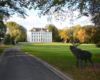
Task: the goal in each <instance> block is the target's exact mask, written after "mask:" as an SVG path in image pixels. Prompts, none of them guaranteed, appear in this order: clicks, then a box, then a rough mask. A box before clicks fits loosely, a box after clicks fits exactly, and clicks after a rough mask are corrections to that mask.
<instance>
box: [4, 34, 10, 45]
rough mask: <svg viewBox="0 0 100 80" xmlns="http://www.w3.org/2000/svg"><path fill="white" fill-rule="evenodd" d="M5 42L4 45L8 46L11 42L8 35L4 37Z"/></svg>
mask: <svg viewBox="0 0 100 80" xmlns="http://www.w3.org/2000/svg"><path fill="white" fill-rule="evenodd" d="M5 42H6V44H10V42H11V37H10V34H7V35H6V37H5Z"/></svg>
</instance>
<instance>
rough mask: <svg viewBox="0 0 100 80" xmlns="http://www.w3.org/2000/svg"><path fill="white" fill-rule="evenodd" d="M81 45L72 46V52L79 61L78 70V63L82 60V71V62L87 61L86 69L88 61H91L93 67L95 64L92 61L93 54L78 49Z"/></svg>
mask: <svg viewBox="0 0 100 80" xmlns="http://www.w3.org/2000/svg"><path fill="white" fill-rule="evenodd" d="M79 45H80V44H77V45H76V44H75V43H74V44H73V46H70V50H71V51H72V53H73V54H74V56H75V57H76V59H77V64H76V67H77V68H78V61H79V60H80V69H82V60H84V61H85V64H84V67H85V65H86V63H87V59H88V60H89V62H90V63H91V64H92V66H93V62H92V61H91V57H92V54H91V53H90V52H88V51H84V50H81V49H78V48H77V46H79Z"/></svg>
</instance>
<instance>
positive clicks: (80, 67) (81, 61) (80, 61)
mask: <svg viewBox="0 0 100 80" xmlns="http://www.w3.org/2000/svg"><path fill="white" fill-rule="evenodd" d="M80 69H82V60H80Z"/></svg>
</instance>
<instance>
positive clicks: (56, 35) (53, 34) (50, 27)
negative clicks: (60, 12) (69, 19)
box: [46, 24, 60, 42]
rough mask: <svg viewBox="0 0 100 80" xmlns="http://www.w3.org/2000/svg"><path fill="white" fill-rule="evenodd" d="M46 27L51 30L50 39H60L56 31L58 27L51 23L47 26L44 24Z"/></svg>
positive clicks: (55, 40)
mask: <svg viewBox="0 0 100 80" xmlns="http://www.w3.org/2000/svg"><path fill="white" fill-rule="evenodd" d="M46 27H47V29H48V30H49V31H51V32H52V39H53V40H52V41H54V42H57V41H60V39H59V38H60V36H59V32H58V29H57V28H56V27H55V26H54V25H53V24H49V25H48V26H46Z"/></svg>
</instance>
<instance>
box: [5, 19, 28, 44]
mask: <svg viewBox="0 0 100 80" xmlns="http://www.w3.org/2000/svg"><path fill="white" fill-rule="evenodd" d="M6 26H7V29H8V32H7V35H6V37H5V42H6V44H11V43H12V44H14V43H15V42H14V41H15V40H16V42H24V41H27V34H26V31H27V30H26V28H24V27H23V26H22V25H19V24H17V23H16V22H13V21H10V22H7V24H6Z"/></svg>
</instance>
